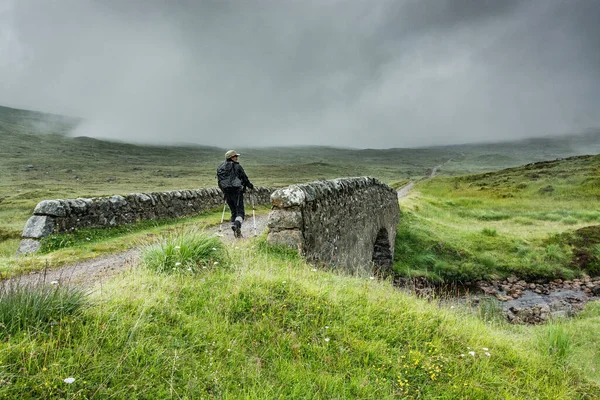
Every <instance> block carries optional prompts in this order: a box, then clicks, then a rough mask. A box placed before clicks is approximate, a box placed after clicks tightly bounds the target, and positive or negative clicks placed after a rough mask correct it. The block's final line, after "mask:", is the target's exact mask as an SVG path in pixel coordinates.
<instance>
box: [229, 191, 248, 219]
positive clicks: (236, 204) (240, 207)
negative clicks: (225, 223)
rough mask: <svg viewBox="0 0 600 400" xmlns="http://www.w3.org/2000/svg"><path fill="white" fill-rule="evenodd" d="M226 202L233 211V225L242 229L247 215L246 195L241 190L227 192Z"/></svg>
mask: <svg viewBox="0 0 600 400" xmlns="http://www.w3.org/2000/svg"><path fill="white" fill-rule="evenodd" d="M225 201H226V202H227V205H228V206H229V210H231V219H230V221H231V223H232V224H235V225H236V226H237V227H238V228H241V226H242V222H243V221H244V217H245V216H246V213H245V211H244V193H243V192H242V190H241V189H236V190H231V191H230V190H227V191H225Z"/></svg>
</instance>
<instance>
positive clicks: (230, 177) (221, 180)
mask: <svg viewBox="0 0 600 400" xmlns="http://www.w3.org/2000/svg"><path fill="white" fill-rule="evenodd" d="M239 156H240V153H238V152H237V151H235V150H229V151H228V152H227V153H225V161H223V162H222V163H221V165H219V167H218V168H217V183H218V184H219V188H220V189H221V190H222V191H223V195H224V196H225V201H226V202H227V205H228V206H229V209H230V210H231V229H232V230H233V235H234V236H235V237H236V238H241V237H242V222H244V217H245V212H244V192H245V191H246V188H248V189H250V190H254V185H253V184H252V183H251V182H250V180H249V179H248V175H246V172H244V168H242V166H241V164H240V163H239V162H238V157H239Z"/></svg>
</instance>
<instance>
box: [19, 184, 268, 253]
mask: <svg viewBox="0 0 600 400" xmlns="http://www.w3.org/2000/svg"><path fill="white" fill-rule="evenodd" d="M272 192H273V189H269V188H265V187H260V188H256V190H255V191H254V202H255V204H257V205H265V204H269V203H270V201H271V200H270V195H271V193H272ZM246 198H247V199H248V201H247V203H250V201H249V196H248V195H246ZM223 204H224V202H223V194H222V192H221V191H220V190H219V189H216V188H211V189H195V190H173V191H169V192H153V193H131V194H129V195H127V196H119V195H117V196H111V197H98V198H90V199H82V198H80V199H68V200H44V201H41V202H40V203H38V205H37V206H36V207H35V209H34V211H33V214H34V215H33V216H32V217H31V218H29V220H28V221H27V223H26V224H25V228H24V229H23V234H22V238H23V240H22V241H21V244H20V246H19V250H18V252H19V253H32V252H36V251H37V250H39V247H40V243H39V240H40V239H41V238H43V237H46V236H49V235H53V234H55V233H61V232H71V231H74V230H77V229H81V228H106V227H112V226H117V225H124V224H133V223H136V222H139V221H144V220H156V219H167V218H179V217H186V216H192V215H196V214H199V213H201V212H204V211H208V210H212V209H216V208H219V207H223Z"/></svg>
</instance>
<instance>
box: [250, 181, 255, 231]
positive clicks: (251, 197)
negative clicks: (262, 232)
mask: <svg viewBox="0 0 600 400" xmlns="http://www.w3.org/2000/svg"><path fill="white" fill-rule="evenodd" d="M250 199H252V223H253V225H254V236H256V235H257V234H256V215H255V214H254V189H252V191H251V192H250Z"/></svg>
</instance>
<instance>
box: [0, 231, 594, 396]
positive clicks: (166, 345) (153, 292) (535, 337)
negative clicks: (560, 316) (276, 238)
mask: <svg viewBox="0 0 600 400" xmlns="http://www.w3.org/2000/svg"><path fill="white" fill-rule="evenodd" d="M264 240H265V239H264V237H263V238H257V239H254V240H252V241H249V242H247V243H246V244H245V245H239V244H236V245H234V246H235V247H232V248H231V249H232V250H233V251H231V258H230V259H229V262H228V263H227V265H226V267H225V265H223V268H220V267H219V268H210V269H198V270H196V271H194V273H188V272H187V271H180V272H175V273H170V274H164V273H157V272H153V271H152V270H150V269H144V268H138V269H136V270H132V271H129V272H127V273H124V274H123V275H122V276H121V277H120V279H117V280H114V281H112V283H109V284H108V285H105V286H104V287H103V290H102V291H101V292H96V293H95V294H94V295H93V296H92V300H93V301H92V302H91V305H90V306H89V307H86V308H85V309H84V310H82V312H81V313H79V314H77V315H74V316H73V317H71V318H69V319H67V320H63V321H62V322H61V323H59V324H57V325H55V326H54V327H53V329H52V330H51V331H47V332H42V333H35V334H34V333H29V334H25V335H21V336H18V337H10V338H9V339H8V340H7V341H5V342H2V343H0V362H1V364H0V365H1V368H2V371H3V372H2V379H3V382H4V384H3V385H0V396H4V397H8V398H10V397H19V398H38V399H43V398H61V397H62V398H108V397H113V398H171V397H175V398H256V399H259V398H307V397H308V398H315V399H321V398H322V399H332V398H340V399H341V398H373V399H385V398H399V397H400V398H403V397H404V398H444V399H458V398H470V399H493V398H498V399H500V398H502V399H519V398H522V396H523V393H528V396H529V397H530V398H538V399H571V398H572V399H575V398H590V399H591V398H594V397H595V396H599V395H600V392H599V386H598V385H597V384H596V383H594V382H593V381H590V380H588V379H586V378H585V376H584V375H583V373H582V372H581V371H579V370H578V369H576V368H574V367H573V366H572V365H571V364H569V361H568V360H571V359H572V356H573V354H574V352H576V351H577V347H576V346H575V345H569V346H565V345H563V344H559V346H561V347H560V348H562V349H564V350H563V351H564V355H563V356H560V357H559V356H557V354H558V353H557V352H554V351H549V350H548V349H549V347H548V345H553V344H556V343H558V342H557V341H556V340H555V341H553V339H551V337H550V336H547V335H545V334H544V332H543V331H539V330H535V332H538V331H539V334H531V332H528V331H527V330H525V331H519V330H518V329H513V328H510V327H508V326H506V325H502V324H490V323H489V322H486V321H482V320H480V319H479V318H477V316H474V315H473V314H471V313H469V312H464V313H463V312H460V311H456V310H451V309H450V308H449V307H441V308H440V307H438V306H436V305H434V304H431V303H428V302H427V301H425V300H419V299H416V298H414V297H412V296H410V295H408V294H403V293H399V292H398V291H397V290H396V289H395V288H394V287H393V286H392V285H391V284H390V282H387V281H377V280H370V279H368V278H367V279H361V278H358V277H350V276H344V275H338V274H336V273H334V272H328V271H320V270H315V269H314V268H313V267H312V266H310V265H307V264H306V263H305V262H304V261H303V260H302V259H300V258H298V257H297V256H290V255H288V254H286V252H285V251H284V250H282V249H274V250H273V251H271V250H272V249H270V247H269V246H268V245H266V244H265V243H264ZM236 247H237V248H236ZM164 251H165V253H167V252H168V251H169V250H168V249H167V248H164ZM158 288H160V290H157V289H158ZM591 313H592V314H594V312H593V311H591ZM594 315H596V314H594ZM527 329H530V328H527ZM531 329H535V328H531ZM470 352H473V355H471V354H470ZM486 353H487V354H489V356H488V355H486ZM557 363H558V364H557ZM557 366H558V367H557ZM68 377H71V378H73V379H74V382H72V383H70V384H68V383H65V382H64V379H65V378H68Z"/></svg>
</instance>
